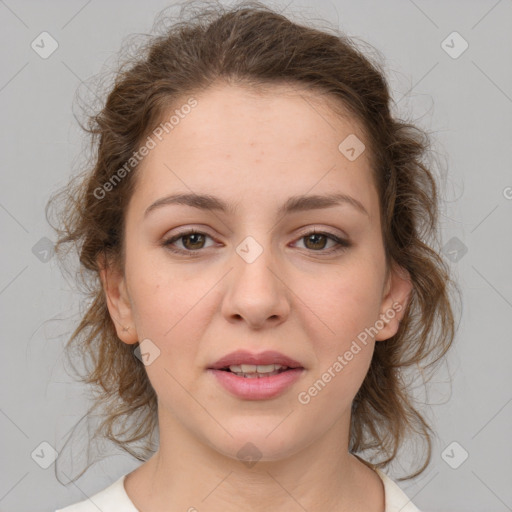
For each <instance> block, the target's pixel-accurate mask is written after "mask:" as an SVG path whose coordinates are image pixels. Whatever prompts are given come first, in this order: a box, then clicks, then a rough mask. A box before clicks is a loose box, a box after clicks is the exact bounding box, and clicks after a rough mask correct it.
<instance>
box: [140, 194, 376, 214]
mask: <svg viewBox="0 0 512 512" xmlns="http://www.w3.org/2000/svg"><path fill="white" fill-rule="evenodd" d="M172 204H182V205H186V206H191V207H193V208H198V209H200V210H215V211H219V212H222V213H225V214H231V215H233V214H235V213H236V211H237V206H238V204H236V205H232V204H228V203H226V202H225V201H224V200H223V199H221V198H219V197H216V196H212V195H210V194H195V193H188V194H173V195H170V196H166V197H162V198H160V199H157V200H156V201H155V202H154V203H152V204H151V205H150V206H148V208H147V209H146V211H145V212H144V217H147V215H148V214H149V213H150V212H151V211H154V210H156V209H157V208H161V207H162V206H167V205H172ZM343 204H347V205H350V206H352V207H353V208H355V209H356V210H357V211H359V212H360V213H362V214H364V215H366V216H368V217H369V216H370V215H369V213H368V212H367V210H366V208H365V207H364V206H363V204H362V203H361V202H360V201H358V200H357V199H355V198H354V197H352V196H349V195H347V194H326V195H309V196H306V195H298V196H292V197H290V198H288V199H287V200H286V202H285V203H284V204H283V205H282V206H281V207H280V208H279V210H278V212H277V215H278V217H280V216H282V215H286V214H289V213H293V212H301V211H308V210H320V209H324V208H331V207H333V206H339V205H343Z"/></svg>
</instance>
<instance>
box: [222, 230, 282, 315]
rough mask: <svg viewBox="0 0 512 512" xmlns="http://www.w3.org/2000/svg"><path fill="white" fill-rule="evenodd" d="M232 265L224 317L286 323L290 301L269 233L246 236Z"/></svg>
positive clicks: (238, 247) (236, 251) (239, 245)
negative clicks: (276, 320) (271, 320)
mask: <svg viewBox="0 0 512 512" xmlns="http://www.w3.org/2000/svg"><path fill="white" fill-rule="evenodd" d="M232 261H233V266H234V268H233V270H232V272H230V273H229V274H230V275H229V277H228V288H229V289H228V290H227V292H226V294H225V300H224V305H223V309H224V313H225V314H226V315H228V316H230V317H233V316H240V317H242V318H244V319H245V320H246V321H247V322H249V323H251V324H261V323H264V322H265V321H266V320H267V319H269V318H273V319H275V318H276V317H277V318H279V319H281V320H283V319H284V317H285V316H286V315H287V313H288V311H289V304H288V297H287V293H286V286H285V285H284V283H283V281H282V272H281V271H280V270H279V257H276V255H275V254H274V253H273V252H272V240H271V237H270V235H269V233H268V232H264V231H263V230H262V231H261V232H259V233H258V234H256V235H254V236H252V235H247V236H246V237H245V238H244V239H243V240H242V241H241V242H240V243H239V244H238V245H237V246H236V247H235V254H234V255H233V260H232ZM280 274H281V275H280ZM274 321H275V320H274Z"/></svg>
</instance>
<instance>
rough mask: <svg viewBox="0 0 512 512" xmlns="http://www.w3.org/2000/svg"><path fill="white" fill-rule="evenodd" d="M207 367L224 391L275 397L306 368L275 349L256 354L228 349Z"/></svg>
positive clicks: (249, 396) (248, 397) (257, 397)
mask: <svg viewBox="0 0 512 512" xmlns="http://www.w3.org/2000/svg"><path fill="white" fill-rule="evenodd" d="M207 370H208V373H210V374H211V375H212V377H214V378H215V381H216V382H218V383H219V384H221V386H222V387H223V388H224V389H225V390H226V391H228V392H229V393H230V394H232V395H233V396H236V397H237V398H241V399H243V400H267V399H271V398H275V397H277V396H279V395H281V394H282V393H284V392H285V391H286V390H287V389H289V388H290V387H291V386H292V385H293V384H294V383H296V382H297V380H298V379H300V378H301V376H302V375H303V374H304V372H305V371H306V369H305V368H304V367H303V366H302V364H301V363H299V362H298V361H295V360H294V359H292V358H291V357H289V356H286V355H284V354H281V353H280V352H276V351H274V350H268V351H266V352H261V353H259V354H254V353H251V352H248V351H246V350H238V351H236V352H231V353H230V354H228V355H226V356H224V357H222V358H220V359H219V360H218V361H217V362H216V363H214V364H212V365H211V366H210V367H209V368H207Z"/></svg>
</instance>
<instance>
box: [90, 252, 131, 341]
mask: <svg viewBox="0 0 512 512" xmlns="http://www.w3.org/2000/svg"><path fill="white" fill-rule="evenodd" d="M98 267H99V269H100V270H99V273H100V279H101V283H102V285H103V291H104V292H105V299H106V302H107V307H108V311H109V313H110V317H111V318H112V321H113V322H114V325H115V328H116V332H117V336H118V337H119V339H120V340H121V341H123V342H124V343H127V344H129V345H132V344H134V343H136V342H137V341H138V337H137V332H136V330H135V322H134V321H133V312H132V304H131V302H130V297H129V295H128V290H127V288H126V280H125V277H124V275H123V273H122V272H121V271H120V270H119V269H118V268H117V267H116V266H115V265H113V264H111V263H110V262H109V261H108V259H107V258H106V257H104V255H101V256H99V257H98Z"/></svg>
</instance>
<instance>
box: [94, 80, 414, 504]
mask: <svg viewBox="0 0 512 512" xmlns="http://www.w3.org/2000/svg"><path fill="white" fill-rule="evenodd" d="M195 97H196V99H197V101H198V105H197V106H196V107H195V108H194V109H193V110H192V111H191V113H190V114H188V116H186V117H185V118H184V119H182V120H181V121H180V123H179V124H178V125H176V126H175V128H174V129H173V130H172V131H171V132H170V133H169V134H167V135H166V136H165V137H164V139H163V140H162V141H161V142H159V143H158V144H157V146H156V147H155V148H154V149H152V150H151V151H150V153H149V154H148V155H147V156H146V158H145V160H144V161H143V162H142V164H141V167H140V168H139V169H138V171H137V172H138V173H139V174H138V175H137V186H136V188H135V191H134V193H133V196H132V197H131V200H130V203H129V205H128V208H127V211H126V212H125V214H126V226H125V249H126V259H125V273H124V275H123V274H121V273H120V272H116V271H115V270H114V269H113V268H110V269H108V268H104V269H103V270H102V272H101V277H102V282H103V285H104V289H105V292H106V295H107V300H108V307H109V311H110V314H111V317H112V319H113V321H114V323H115V325H116V329H117V333H118V336H119V338H120V339H121V340H122V342H124V343H127V344H134V343H136V342H137V341H139V340H143V339H146V338H148V339H150V340H151V342H152V343H154V344H155V345H156V346H157V347H158V349H159V350H160V355H159V356H158V357H157V358H156V359H155V360H154V361H153V362H152V363H151V364H149V365H148V366H146V371H147V374H148V377H149V379H150V381H151V384H152V386H153V388H154V389H155V391H156V393H157V395H158V402H159V410H158V421H159V429H160V447H159V450H158V452H157V453H156V454H155V455H154V456H153V457H152V458H151V459H150V460H149V461H147V462H146V463H144V464H142V465H141V466H140V467H139V468H137V469H136V470H135V471H133V472H132V473H130V474H129V475H128V476H127V477H126V480H125V489H126V492H127V493H128V495H129V497H130V499H131V500H132V501H133V503H134V504H135V506H136V507H137V508H138V509H139V510H144V512H159V511H164V510H165V511H167V512H168V511H169V510H189V509H190V510H195V509H191V508H190V507H195V508H196V509H197V510H208V511H209V512H217V511H223V512H230V511H235V510H236V511H238V510H254V511H267V510H273V511H277V512H279V511H286V512H293V511H303V510H304V509H306V510H308V511H309V512H313V511H319V510H333V511H334V510H336V511H349V510H350V511H351V512H358V511H361V512H362V511H365V512H383V511H384V488H383V485H382V482H381V479H380V478H379V476H378V475H377V474H376V473H375V472H374V471H373V470H371V469H370V468H369V467H367V466H366V465H365V464H363V463H362V462H361V461H359V460H358V459H357V458H356V457H354V456H353V455H351V454H350V453H349V452H348V440H349V422H350V408H351V404H352V401H353V399H354V396H355V394H356V393H357V391H358V389H359V387H360V386H361V384H362V382H363V380H364V377H365V375H366V373H367V371H368V368H369V365H370V361H371V357H372V353H373V349H374V345H375V343H376V342H381V343H385V341H384V340H386V339H388V338H390V337H391V336H393V335H394V334H395V333H396V331H397V329H398V326H399V320H400V319H401V317H402V315H403V312H404V310H405V306H406V304H407V301H408V299H409V294H410V291H411V282H410V279H408V276H407V275H406V273H405V271H404V270H403V269H397V268H394V267H393V268H392V269H390V272H389V273H387V272H386V271H387V269H386V265H385V258H384V246H383V241H382V236H381V225H380V216H379V203H378V196H377V190H376V188H375V185H374V183H373V181H372V176H371V171H370V164H369V160H368V158H367V153H366V152H363V154H362V155H361V156H359V158H357V159H356V160H354V161H349V160H348V159H347V158H346V157H345V156H344V155H343V154H342V153H341V152H340V151H339V150H338V145H339V144H340V142H341V141H342V140H343V139H345V137H347V136H348V135H349V134H352V133H355V134H356V135H357V136H358V137H359V138H360V139H361V140H363V135H362V133H361V131H360V130H359V128H358V125H357V123H356V122H355V121H354V120H350V119H349V118H340V117H339V116H336V115H335V114H334V113H333V111H332V109H331V110H329V108H328V103H325V100H324V99H322V98H320V97H316V98H315V97H314V96H313V95H312V93H311V92H305V91H303V92H301V93H300V94H299V93H298V92H297V90H296V89H290V88H286V87H284V86H278V87H277V86H275V87H274V88H273V89H272V90H270V91H267V92H265V93H261V94H256V93H255V92H253V91H250V90H248V89H246V88H242V87H240V86H228V85H225V84H222V85H217V86H215V87H213V88H211V89H208V90H207V91H205V92H203V93H201V94H199V95H196V96H195ZM365 144H366V142H365ZM366 145H367V144H366ZM367 147H368V145H367ZM328 171H329V172H328ZM178 192H183V193H190V192H196V193H208V194H212V195H215V196H218V197H220V198H222V199H224V200H225V201H227V202H229V203H233V204H237V205H238V211H237V212H236V214H227V215H225V214H223V213H220V212H217V211H210V210H204V211H203V210H199V209H196V208H193V207H190V206H186V205H167V206H164V207H161V208H156V209H155V210H154V211H152V212H151V213H149V214H148V215H147V217H146V218H144V211H145V210H146V208H147V207H148V206H149V205H150V204H152V203H153V202H154V201H156V200H157V199H159V198H162V197H164V196H167V195H169V194H171V193H178ZM332 192H340V193H344V194H348V195H350V196H352V197H354V198H356V199H357V200H358V201H360V202H361V203H362V204H363V206H364V207H365V209H366V210H367V212H368V215H364V214H362V213H359V212H358V211H357V210H356V209H355V208H353V207H352V206H350V205H348V204H342V205H338V206H335V207H331V208H327V209H320V210H310V211H302V212H295V213H292V214H290V215H288V216H286V217H280V218H279V217H277V215H276V211H277V209H278V207H279V206H281V205H282V204H283V203H284V202H285V201H286V199H288V197H290V196H292V195H301V194H327V193H332ZM190 227H193V228H196V229H197V230H198V231H199V232H201V233H205V234H206V235H207V236H206V237H202V238H201V237H199V238H196V239H190V238H189V239H187V238H186V237H185V238H181V239H179V240H177V241H176V242H174V244H173V246H174V247H175V248H179V249H182V250H183V251H186V250H187V249H188V250H189V251H190V249H197V250H198V251H202V252H199V253H198V255H196V256H190V255H189V254H184V255H178V254H174V253H172V252H171V251H170V250H169V248H167V247H165V246H163V245H162V242H163V241H165V240H166V239H169V238H171V236H172V235H175V234H177V233H178V231H180V230H181V231H183V230H184V228H190ZM180 228H181V229H180ZM313 228H316V231H317V232H319V231H325V230H327V231H330V232H331V233H333V234H335V235H336V236H339V237H341V238H344V239H347V238H348V239H349V240H350V241H351V242H352V246H351V247H349V248H346V249H345V250H342V251H339V252H331V253H330V254H327V253H328V251H329V249H330V248H331V247H337V244H336V243H335V242H334V241H332V240H331V239H329V238H327V239H324V240H322V239H320V240H319V241H316V242H315V240H311V238H310V237H309V243H308V237H306V235H307V234H309V233H311V232H312V231H313ZM247 236H251V237H253V238H254V239H255V240H256V241H257V242H258V244H259V245H260V246H261V248H262V249H263V252H262V253H261V254H260V255H259V257H258V258H256V260H255V261H254V262H252V263H248V262H247V261H246V260H244V259H243V258H241V257H240V256H239V254H237V252H236V248H237V246H238V245H239V244H240V243H241V242H242V241H243V240H244V239H245V237H247ZM322 254H324V256H322ZM393 303H400V304H401V305H402V311H401V313H396V315H395V316H394V318H392V319H390V320H388V321H387V322H386V323H385V325H384V327H383V328H382V329H381V330H380V331H379V333H378V334H377V335H376V336H375V338H371V337H370V338H369V340H368V343H367V345H366V346H363V345H361V346H362V350H361V351H360V352H358V353H357V355H355V356H354V358H353V359H352V360H351V361H350V362H349V363H348V364H347V365H346V366H345V367H344V368H343V371H341V372H338V373H336V377H335V378H332V380H331V381H330V382H329V383H328V384H327V385H326V386H325V387H324V389H323V390H322V391H321V392H320V393H318V394H317V396H315V397H313V398H312V399H311V401H310V402H309V403H308V404H306V405H303V404H301V403H299V401H298V399H297V395H298V394H299V393H300V392H301V391H307V390H308V388H309V387H310V386H311V385H312V384H313V383H314V382H315V381H317V380H318V379H319V378H320V377H321V375H322V374H323V373H324V372H325V371H326V370H327V369H328V368H329V367H331V366H332V365H333V363H334V362H335V361H336V358H337V357H338V355H342V354H344V353H345V352H346V351H347V350H349V348H350V346H351V343H352V342H353V340H355V339H356V337H357V335H358V334H359V333H361V332H362V331H364V329H365V328H369V327H370V326H373V325H374V324H375V322H376V321H377V320H378V319H379V318H380V316H379V315H382V314H384V313H385V312H386V311H389V310H390V309H392V304H393ZM240 348H244V349H247V350H250V351H253V352H261V351H264V350H278V351H280V352H282V353H284V354H286V355H288V356H290V357H292V358H294V359H296V360H298V361H299V362H300V363H301V364H302V366H303V367H304V368H306V371H305V372H304V373H303V375H302V376H301V377H300V379H299V380H298V381H297V382H296V383H295V384H294V385H293V386H292V387H290V388H288V389H287V390H286V391H285V392H284V393H283V394H281V395H280V396H278V397H276V398H274V399H271V400H243V399H240V398H237V397H234V396H232V395H231V394H229V393H228V392H227V391H226V390H225V389H224V388H223V387H221V386H220V385H219V384H218V383H217V381H216V379H214V377H213V376H212V375H211V374H210V373H208V372H207V371H206V369H207V367H208V366H210V365H211V364H212V363H214V362H215V361H216V360H218V359H219V358H220V357H222V356H224V355H226V354H228V353H229V352H232V351H234V350H237V349H240ZM248 442H250V443H252V444H253V445H255V446H256V447H257V449H258V450H259V452H260V453H261V459H260V460H259V461H258V462H257V463H256V464H255V465H253V466H251V467H249V465H247V464H245V463H243V462H242V461H241V460H240V459H239V456H238V455H237V453H238V451H239V450H240V449H241V448H242V447H243V446H244V445H245V444H246V443H248Z"/></svg>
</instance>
